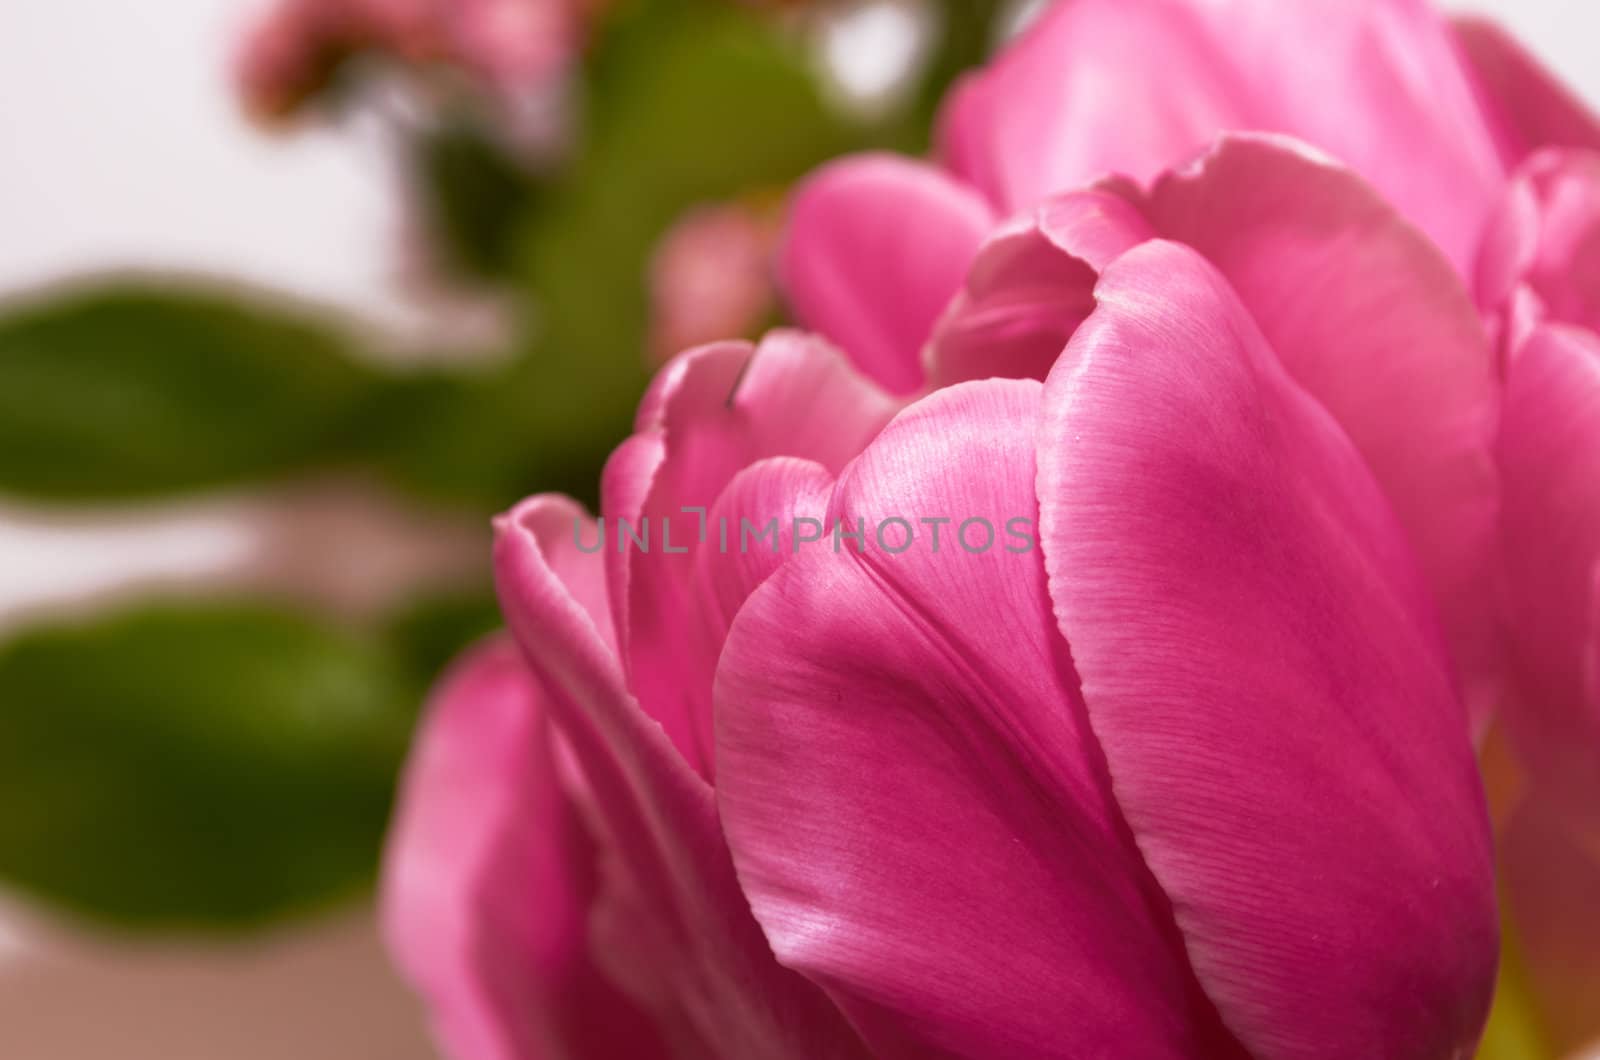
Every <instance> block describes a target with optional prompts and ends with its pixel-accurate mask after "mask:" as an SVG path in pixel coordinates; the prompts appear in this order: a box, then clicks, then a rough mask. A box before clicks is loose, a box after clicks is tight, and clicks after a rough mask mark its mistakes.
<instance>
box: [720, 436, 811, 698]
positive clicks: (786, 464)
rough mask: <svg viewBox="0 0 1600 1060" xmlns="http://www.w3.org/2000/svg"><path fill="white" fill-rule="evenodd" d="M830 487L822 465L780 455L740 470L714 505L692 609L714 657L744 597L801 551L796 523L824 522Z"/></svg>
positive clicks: (807, 527)
mask: <svg viewBox="0 0 1600 1060" xmlns="http://www.w3.org/2000/svg"><path fill="white" fill-rule="evenodd" d="M832 492H833V476H832V475H831V474H829V473H828V471H827V469H826V468H824V467H823V466H822V465H821V464H817V463H814V462H812V461H810V460H799V459H796V458H794V457H788V456H779V457H772V458H770V459H767V460H761V461H758V462H757V463H754V464H751V465H750V466H749V467H747V468H745V469H744V470H743V471H741V472H739V473H738V474H737V475H735V476H734V477H733V480H732V481H731V482H729V483H728V487H727V488H726V489H724V490H723V491H722V496H721V497H719V498H717V503H716V504H714V505H712V507H711V511H710V514H709V516H708V524H709V532H708V535H707V536H708V538H709V540H708V541H707V544H706V546H705V547H703V548H701V549H700V550H699V551H698V552H697V553H696V554H695V572H694V576H695V593H694V597H695V603H694V607H693V611H694V617H695V619H696V620H698V621H699V622H700V623H701V626H702V629H703V630H704V634H705V643H706V644H707V645H709V646H711V658H712V659H713V660H714V659H715V658H716V657H717V656H718V655H720V654H721V652H722V645H723V643H724V642H725V641H726V640H727V636H728V627H729V626H731V625H732V624H733V618H734V616H735V615H736V614H738V613H739V609H740V608H741V607H743V606H744V602H745V600H746V599H747V598H748V597H749V596H750V594H751V593H752V592H754V591H755V590H756V588H757V587H758V586H760V585H761V583H762V582H764V581H766V580H767V578H769V577H770V576H771V575H772V572H773V571H775V570H777V569H778V568H779V567H781V566H783V564H784V562H785V561H786V560H787V559H788V558H789V557H790V556H791V555H794V554H795V552H796V551H797V547H796V545H795V536H796V530H797V526H799V524H798V523H797V520H800V519H814V520H818V521H821V520H823V519H824V518H825V517H826V515H827V512H828V498H829V496H830V495H831V494H832ZM799 529H801V530H805V531H807V532H808V534H809V536H812V537H815V536H817V535H819V534H820V533H821V530H820V529H817V528H814V527H810V526H799ZM802 536H806V535H802ZM708 676H710V675H708ZM708 716H709V715H708Z"/></svg>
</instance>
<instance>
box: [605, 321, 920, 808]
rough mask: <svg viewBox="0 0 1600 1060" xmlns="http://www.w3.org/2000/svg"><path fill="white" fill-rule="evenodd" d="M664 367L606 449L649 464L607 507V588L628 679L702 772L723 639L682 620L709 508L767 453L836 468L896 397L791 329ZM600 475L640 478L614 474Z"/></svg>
mask: <svg viewBox="0 0 1600 1060" xmlns="http://www.w3.org/2000/svg"><path fill="white" fill-rule="evenodd" d="M667 372H668V375H669V380H668V382H666V383H660V384H658V385H657V387H656V391H658V392H653V393H652V394H651V395H650V396H648V397H647V398H646V399H645V400H646V406H647V410H646V412H645V413H641V417H640V423H641V430H642V432H643V433H641V434H640V435H636V436H635V439H634V440H633V441H632V442H630V443H629V447H628V448H625V449H624V450H619V451H618V454H617V456H616V457H614V458H613V463H614V464H616V463H621V464H624V465H632V464H634V463H638V464H639V466H640V469H641V470H642V469H644V468H646V467H648V468H649V469H650V470H649V484H648V489H647V490H646V491H645V492H644V493H643V495H642V496H639V493H638V488H637V484H636V483H635V484H633V485H629V486H628V488H627V490H626V491H624V490H623V489H622V488H621V487H620V486H619V487H618V490H617V496H619V497H620V496H621V494H622V493H623V492H627V493H628V495H629V496H628V499H629V500H630V501H631V500H632V499H633V498H635V497H638V500H639V504H638V506H637V507H634V506H633V505H632V504H631V503H630V504H629V505H628V507H627V508H624V509H622V510H620V511H619V510H617V509H614V508H613V509H608V510H607V512H606V515H607V517H608V519H607V521H608V522H609V523H610V524H611V525H610V526H609V527H608V529H609V530H610V531H611V534H612V537H611V539H610V540H608V542H607V549H608V551H609V553H610V557H609V562H610V563H611V565H612V571H611V573H612V584H613V586H614V587H615V586H617V585H619V584H620V585H623V586H624V587H625V588H624V589H623V591H625V592H626V594H627V601H626V603H625V604H624V605H623V606H622V607H621V609H620V610H621V613H622V614H623V615H624V616H625V619H626V624H627V632H626V634H625V636H624V638H623V643H625V644H626V646H627V650H626V654H625V656H624V658H625V659H626V662H627V667H628V682H629V687H630V688H631V689H632V691H633V693H634V694H635V695H636V696H638V697H639V701H640V703H641V704H642V705H643V706H644V708H645V710H646V711H648V712H649V714H650V715H651V716H652V717H654V718H656V719H657V720H658V721H660V722H661V723H662V725H663V726H664V727H665V728H666V730H667V732H668V734H669V735H670V736H672V738H673V742H674V743H675V744H677V746H678V748H679V750H680V751H682V753H683V755H684V757H685V758H686V759H687V760H688V761H689V762H690V764H692V765H693V766H694V767H695V768H696V769H697V770H698V771H699V772H700V773H701V775H703V776H705V777H707V778H709V777H711V776H712V771H713V761H712V744H713V739H712V734H711V675H712V672H713V670H714V669H715V667H716V660H717V654H718V652H720V650H721V648H722V645H721V641H720V640H717V641H714V642H708V641H706V640H704V639H703V638H700V637H698V636H697V635H696V633H695V624H694V622H692V621H690V620H688V619H687V618H686V616H688V615H691V614H693V613H694V610H695V606H694V605H693V603H692V594H691V586H690V581H691V579H692V577H693V572H694V566H695V556H696V555H697V554H698V553H699V552H701V551H703V550H704V549H705V547H706V545H705V543H704V542H702V541H701V539H700V538H701V532H702V529H703V528H702V520H703V519H704V518H705V514H704V511H703V510H704V509H709V508H710V507H711V505H712V504H713V503H714V502H715V501H716V500H717V498H718V496H720V495H721V493H722V491H723V488H724V487H725V486H726V485H727V483H728V482H729V480H730V479H732V478H733V476H734V475H735V474H736V473H737V472H738V471H739V470H740V469H742V468H744V467H746V466H748V465H750V464H752V463H754V462H755V461H757V460H760V459H763V458H766V457H771V456H795V457H799V458H802V459H805V460H810V461H814V462H816V463H818V464H820V465H821V466H822V467H823V468H825V469H826V470H827V471H828V473H829V474H830V475H832V474H836V473H837V472H838V471H839V469H840V468H842V467H843V466H844V464H845V462H846V461H847V460H849V459H850V458H851V457H853V456H854V455H855V454H856V453H857V452H859V451H860V450H861V447H862V446H864V445H865V444H866V443H867V441H868V440H869V439H871V438H872V437H873V435H875V434H877V432H878V431H879V429H880V428H882V426H883V425H884V424H885V423H887V422H888V420H889V417H890V416H891V415H892V414H893V412H894V410H895V408H897V407H898V403H897V402H895V401H894V400H892V399H891V398H889V397H888V395H886V394H884V393H883V392H882V391H881V390H879V389H878V388H877V387H876V386H874V385H873V384H872V383H870V382H868V381H867V380H866V379H864V378H862V377H861V376H860V375H858V374H857V373H856V372H855V370H854V369H852V368H851V366H850V364H849V363H848V362H847V361H845V359H844V358H843V357H842V356H840V355H839V354H838V353H837V352H836V351H835V350H833V349H832V348H830V347H829V346H828V345H827V344H826V343H823V342H822V341H820V340H818V339H815V338H813V337H811V336H805V335H801V334H799V333H798V332H783V331H780V332H774V333H773V334H771V335H769V336H768V337H767V338H766V339H764V340H763V341H762V343H761V345H760V346H759V347H757V348H756V349H754V350H752V349H751V348H750V346H749V345H748V344H745V343H725V344H722V345H718V346H710V347H705V348H703V349H700V350H696V351H692V352H690V353H688V354H685V355H684V356H683V357H682V358H680V359H679V360H677V361H675V362H674V363H673V365H672V366H670V367H669V368H668V369H667ZM641 438H645V439H654V440H653V441H640V440H639V439H641ZM631 447H638V452H639V453H640V454H642V455H641V456H640V457H639V458H638V459H637V460H635V459H634V458H633V457H632V456H630V455H629V453H631V452H632V448H631ZM608 478H615V479H617V480H618V481H619V482H620V481H622V480H623V479H624V478H627V480H628V481H630V482H633V481H634V479H633V476H632V475H629V476H624V475H623V474H622V473H621V472H620V471H618V472H615V473H614V474H612V473H608ZM611 499H612V498H611V497H609V496H608V498H607V500H608V502H609V501H610V500H611ZM685 507H690V508H698V509H702V511H701V512H685V511H684V509H685ZM618 515H622V516H624V517H626V518H628V519H629V520H630V521H631V523H633V524H638V523H639V522H640V521H641V520H648V521H649V529H650V533H651V535H652V536H651V539H650V549H651V550H650V552H649V553H645V552H643V551H642V550H641V549H638V548H635V547H634V546H633V545H632V544H631V542H625V541H623V540H622V539H621V537H620V533H621V531H620V529H619V527H618V526H617V523H616V518H617V516H618ZM664 535H665V536H664ZM669 546H670V548H671V549H672V551H670V552H669V551H667V548H668V547H669ZM619 549H621V550H622V554H621V555H620V556H619V555H618V554H617V553H618V550H619ZM680 549H681V550H682V551H681V552H680V551H678V550H680Z"/></svg>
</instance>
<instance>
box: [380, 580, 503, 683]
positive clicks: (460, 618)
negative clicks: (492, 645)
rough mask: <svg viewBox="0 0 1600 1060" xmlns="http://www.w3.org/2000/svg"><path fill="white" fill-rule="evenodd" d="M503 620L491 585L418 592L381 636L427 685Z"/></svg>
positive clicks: (389, 622)
mask: <svg viewBox="0 0 1600 1060" xmlns="http://www.w3.org/2000/svg"><path fill="white" fill-rule="evenodd" d="M503 624H504V622H503V620H502V618H501V617H500V602H499V600H497V599H496V598H495V594H494V589H493V587H491V586H484V587H482V588H479V589H475V590H464V591H446V592H439V593H432V594H427V595H422V596H419V597H417V598H416V599H414V600H412V601H411V602H410V603H409V604H407V605H406V606H405V607H403V608H401V609H400V610H399V611H398V612H396V613H395V614H394V615H393V616H392V617H391V618H390V619H389V620H388V622H386V623H385V626H384V639H385V641H386V642H387V643H388V644H389V645H390V646H391V647H392V648H393V649H394V652H395V655H396V656H397V657H398V658H399V659H401V660H403V661H404V662H405V664H406V665H407V666H408V667H409V668H410V671H411V673H412V674H413V675H414V676H415V677H416V679H417V681H418V682H419V683H423V684H431V683H432V682H433V680H434V679H435V678H436V677H437V676H438V674H439V672H440V671H442V670H443V669H444V668H445V667H446V666H448V665H449V664H450V663H451V662H452V661H453V660H454V659H455V657H456V656H457V655H459V654H460V653H461V651H462V650H463V649H464V648H466V647H468V646H469V645H471V644H472V643H473V642H475V641H477V640H479V639H481V638H483V637H485V636H487V635H488V634H489V633H492V632H493V631H494V630H497V629H499V628H500V627H501V626H502V625H503Z"/></svg>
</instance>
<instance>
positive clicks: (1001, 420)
mask: <svg viewBox="0 0 1600 1060" xmlns="http://www.w3.org/2000/svg"><path fill="white" fill-rule="evenodd" d="M1038 407H1039V385H1038V384H1037V383H1035V382H1033V381H1031V380H1028V381H1010V380H1005V381H1001V380H990V381H986V382H981V383H965V384H960V385H957V386H955V387H950V388H947V389H944V390H941V391H938V392H936V393H935V394H933V395H931V396H929V397H927V398H925V399H923V400H922V401H920V402H918V403H917V404H916V405H914V406H912V407H911V408H910V409H908V410H907V411H906V412H904V413H903V414H902V415H901V416H900V417H898V418H897V419H896V420H895V421H894V423H892V424H891V425H890V426H889V427H888V428H886V429H885V431H884V432H883V434H882V435H881V436H880V437H879V438H878V439H877V440H876V441H875V442H874V443H873V444H872V445H871V446H870V447H869V448H868V449H867V451H866V452H865V453H864V454H863V455H862V456H861V458H860V459H859V460H857V461H856V462H855V463H853V464H852V465H851V466H850V467H849V468H848V469H847V470H846V472H845V474H844V476H843V478H842V479H841V480H840V482H839V484H838V486H837V488H836V490H835V493H834V497H833V500H832V503H831V511H830V514H829V518H830V521H831V520H833V519H835V518H837V517H843V518H844V519H845V522H846V524H847V527H846V528H847V529H848V530H850V531H851V532H854V531H857V530H859V529H860V527H859V526H858V525H857V524H856V520H857V519H863V520H865V521H866V535H867V537H866V551H865V552H858V551H856V549H857V548H858V545H857V544H856V543H854V542H852V541H851V540H850V539H846V538H843V537H841V538H840V539H839V545H840V551H837V552H836V551H835V550H834V548H833V545H832V544H831V542H830V543H823V544H814V545H809V546H805V547H804V548H803V549H802V551H801V552H800V554H798V555H795V556H792V557H791V558H790V559H789V560H788V561H786V562H785V563H784V564H783V565H782V566H781V567H780V568H779V569H778V570H777V572H776V573H775V574H773V575H772V576H771V577H770V578H769V579H768V580H767V581H766V583H765V584H764V585H762V587H761V588H760V589H758V590H756V592H755V593H754V594H753V595H752V596H751V597H750V599H749V601H748V602H747V603H746V604H745V606H744V608H743V609H742V610H741V611H740V612H739V615H738V617H737V618H736V619H735V620H734V624H733V629H732V632H731V633H730V634H729V637H728V642H727V646H726V649H725V650H724V653H723V656H722V661H721V664H720V666H719V669H718V672H717V687H716V703H717V754H718V763H719V765H718V786H717V796H718V801H719V804H720V807H721V810H722V818H723V823H724V827H725V829H726V831H727V834H728V839H729V844H730V846H731V847H732V849H733V853H734V860H735V863H736V864H737V865H738V868H739V877H740V880H741V882H742V883H743V884H744V887H745V892H746V894H748V895H749V896H750V900H751V905H752V907H753V908H754V910H755V913H756V916H757V918H758V919H759V920H760V921H761V924H762V926H763V927H764V928H765V930H766V933H767V937H768V938H769V939H770V940H771V942H772V945H773V949H774V951H775V952H776V953H777V955H778V958H779V959H780V960H781V961H783V963H785V964H786V965H788V966H789V967H792V968H796V969H799V970H800V971H803V972H805V973H806V975H807V976H809V977H810V978H812V979H813V980H815V981H817V982H818V983H821V984H822V985H823V986H825V987H826V988H827V989H828V991H829V993H830V994H831V995H832V996H833V997H834V998H835V999H836V1000H837V1001H838V1002H839V1004H840V1005H841V1006H842V1007H843V1008H844V1009H845V1011H846V1012H847V1013H848V1014H849V1015H850V1017H851V1019H852V1021H853V1022H854V1023H855V1025H856V1026H857V1027H858V1028H860V1029H861V1031H862V1033H863V1034H864V1035H865V1036H866V1038H867V1040H868V1041H869V1043H870V1044H871V1045H872V1047H873V1049H874V1051H875V1054H876V1055H878V1056H882V1057H924V1056H963V1057H1008V1058H1028V1057H1046V1056H1048V1057H1081V1056H1138V1057H1152V1058H1155V1057H1191V1056H1200V1055H1205V1056H1220V1057H1225V1056H1229V1055H1231V1054H1230V1053H1229V1051H1228V1046H1229V1043H1228V1040H1227V1039H1226V1038H1225V1037H1224V1036H1222V1035H1221V1033H1220V1030H1219V1029H1218V1028H1217V1027H1216V1024H1215V1013H1214V1012H1213V1011H1212V1010H1211V1008H1210V1005H1209V1003H1207V1002H1206V1001H1205V999H1204V998H1203V997H1201V996H1200V995H1199V992H1198V988H1197V987H1196V986H1195V984H1194V983H1193V980H1192V976H1191V975H1190V973H1189V971H1188V967H1187V965H1186V963H1185V961H1184V958H1183V954H1182V949H1181V947H1180V946H1179V945H1178V943H1177V938H1176V935H1175V932H1174V929H1173V925H1172V923H1171V920H1170V913H1169V911H1168V910H1167V908H1166V903H1165V900H1164V899H1163V898H1162V897H1161V896H1160V894H1159V892H1157V891H1156V890H1155V889H1154V888H1153V886H1152V885H1151V881H1150V880H1149V877H1148V875H1147V874H1146V873H1145V871H1144V868H1143V866H1142V864H1141V863H1140V861H1139V858H1138V855H1137V853H1136V852H1135V851H1134V849H1133V847H1132V844H1131V843H1130V841H1129V839H1128V836H1127V834H1126V831H1125V830H1124V828H1123V827H1122V824H1121V822H1120V820H1119V818H1118V815H1117V811H1116V807H1115V806H1114V805H1113V804H1112V802H1111V800H1110V797H1109V791H1108V789H1107V783H1106V778H1105V775H1104V773H1103V771H1102V769H1101V765H1100V761H1099V757H1098V753H1097V751H1096V749H1095V747H1094V744H1093V740H1092V739H1090V738H1089V737H1088V734H1087V731H1086V729H1085V724H1084V717H1083V709H1082V704H1081V702H1080V700H1079V698H1078V693H1077V688H1076V681H1075V678H1074V675H1073V673H1072V670H1071V665H1070V662H1069V661H1068V660H1067V657H1066V652H1065V645H1063V644H1062V643H1061V642H1060V640H1059V637H1058V635H1057V634H1056V632H1055V628H1054V621H1053V618H1052V616H1051V611H1050V602H1049V599H1048V597H1047V596H1046V593H1045V586H1044V572H1043V569H1042V567H1041V566H1040V561H1039V554H1038V550H1037V548H1036V547H1030V546H1031V540H1032V539H1031V532H1032V527H1031V520H1032V518H1033V515H1034V512H1035V502H1034V494H1033V457H1032V451H1033V437H1034V427H1035V423H1036V420H1037V415H1038ZM938 516H945V517H947V518H950V517H954V518H955V519H956V520H957V521H955V522H951V523H949V524H947V525H943V526H942V527H940V535H941V536H940V539H939V548H938V551H937V552H936V551H934V548H933V543H932V536H931V534H932V527H931V526H929V525H923V524H920V522H919V520H920V519H921V518H922V517H929V518H934V517H938ZM888 518H903V519H906V520H907V521H908V522H909V523H910V524H911V527H910V529H911V530H912V531H913V532H914V533H915V535H916V537H915V538H914V539H913V540H912V541H911V544H910V547H909V548H906V549H905V550H904V551H902V552H899V553H898V554H891V553H890V552H889V551H886V550H885V547H884V545H883V544H881V543H880V539H879V537H878V534H877V530H878V527H879V525H880V521H881V520H885V519H888ZM970 518H982V519H987V520H989V522H990V525H991V526H992V527H993V528H994V530H995V537H994V540H993V544H992V546H991V547H990V548H989V549H988V551H986V552H984V553H982V554H973V553H969V552H967V551H966V550H965V548H964V547H963V546H962V545H961V543H960V538H959V537H958V535H959V534H960V531H961V528H960V525H959V523H960V521H962V520H965V519H970ZM1013 518H1017V519H1024V520H1028V521H1029V523H1030V525H1027V526H1024V525H1023V524H1021V523H1019V524H1016V525H1014V526H1012V527H1010V529H1012V530H1015V531H1018V532H1021V533H1024V534H1025V535H1026V536H1025V537H1024V538H1018V537H1015V536H1012V535H1009V534H1007V532H1006V531H1007V526H1006V524H1007V520H1009V519H1013ZM904 535H905V529H904V528H901V527H899V526H896V525H893V524H891V525H890V526H889V527H888V528H887V529H886V530H885V537H884V538H883V539H882V541H886V542H887V547H888V548H889V549H897V548H899V547H900V546H902V545H904V544H905V543H906V538H905V536H904ZM984 538H985V534H984V531H983V529H982V527H981V526H980V525H978V524H973V525H971V526H969V527H968V528H967V537H966V539H965V540H966V541H967V542H968V547H973V548H976V547H978V546H980V545H982V544H983V543H984ZM1024 548H1026V550H1025V551H1011V550H1010V549H1024ZM796 631H802V635H796Z"/></svg>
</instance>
